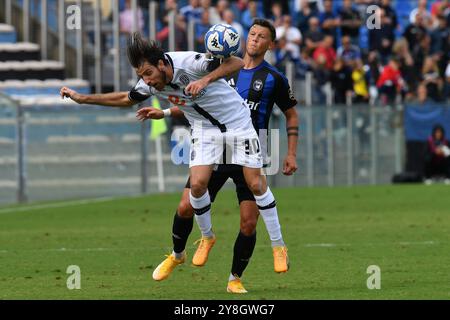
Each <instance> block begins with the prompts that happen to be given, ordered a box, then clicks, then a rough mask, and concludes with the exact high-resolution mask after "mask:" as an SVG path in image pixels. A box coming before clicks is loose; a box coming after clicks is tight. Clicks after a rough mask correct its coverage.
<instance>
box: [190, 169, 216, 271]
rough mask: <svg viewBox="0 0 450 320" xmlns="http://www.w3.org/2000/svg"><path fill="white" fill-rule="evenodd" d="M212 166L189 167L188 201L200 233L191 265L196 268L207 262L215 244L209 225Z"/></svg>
mask: <svg viewBox="0 0 450 320" xmlns="http://www.w3.org/2000/svg"><path fill="white" fill-rule="evenodd" d="M212 169H213V166H204V165H202V166H193V167H191V170H190V172H191V192H190V194H189V201H190V204H191V206H192V208H193V209H194V214H195V220H196V221H197V224H198V226H199V228H200V231H201V233H202V238H201V239H200V240H199V241H198V243H199V246H198V248H197V250H196V252H195V254H194V256H193V258H192V264H193V265H195V266H198V267H201V266H204V265H205V263H206V261H207V260H208V255H209V251H210V250H211V248H212V247H213V245H214V243H215V242H216V237H215V235H214V233H213V232H212V225H211V199H210V197H209V192H208V182H209V179H210V178H211V173H212ZM196 243H197V242H196Z"/></svg>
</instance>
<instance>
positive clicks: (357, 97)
mask: <svg viewBox="0 0 450 320" xmlns="http://www.w3.org/2000/svg"><path fill="white" fill-rule="evenodd" d="M352 81H353V91H354V97H353V102H354V103H368V102H369V88H368V85H367V81H366V71H365V70H364V64H363V62H362V60H361V59H357V60H356V61H355V62H354V68H353V71H352Z"/></svg>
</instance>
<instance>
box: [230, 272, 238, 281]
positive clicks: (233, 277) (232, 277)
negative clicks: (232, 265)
mask: <svg viewBox="0 0 450 320" xmlns="http://www.w3.org/2000/svg"><path fill="white" fill-rule="evenodd" d="M235 279H236V277H235V276H233V275H232V274H231V273H230V276H229V277H228V281H233V280H235Z"/></svg>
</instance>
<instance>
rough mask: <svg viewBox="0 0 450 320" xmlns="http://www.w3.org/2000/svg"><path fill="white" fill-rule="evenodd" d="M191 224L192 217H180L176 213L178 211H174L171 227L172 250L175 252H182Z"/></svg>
mask: <svg viewBox="0 0 450 320" xmlns="http://www.w3.org/2000/svg"><path fill="white" fill-rule="evenodd" d="M193 225H194V217H190V218H182V217H180V216H179V215H178V212H177V213H175V216H174V217H173V227H172V241H173V251H175V252H176V253H180V252H183V250H184V249H185V248H186V242H187V240H188V237H189V235H190V234H191V231H192V226H193Z"/></svg>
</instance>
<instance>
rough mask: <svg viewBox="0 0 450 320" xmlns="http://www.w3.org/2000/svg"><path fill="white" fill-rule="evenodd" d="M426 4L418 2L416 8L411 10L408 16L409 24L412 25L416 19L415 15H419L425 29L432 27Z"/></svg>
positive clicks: (423, 1) (422, 0) (425, 1)
mask: <svg viewBox="0 0 450 320" xmlns="http://www.w3.org/2000/svg"><path fill="white" fill-rule="evenodd" d="M427 2H428V1H427V0H419V2H418V4H417V8H415V9H413V10H412V11H411V13H410V14H409V22H410V23H412V24H414V23H415V22H416V19H417V14H420V16H421V17H422V19H423V23H424V26H426V27H427V28H429V27H431V26H432V25H431V24H432V20H431V14H430V12H429V11H428V9H427V4H428V3H427Z"/></svg>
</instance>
